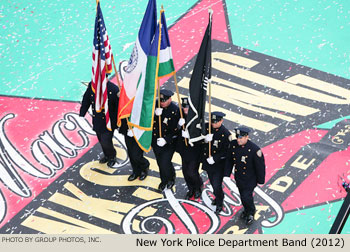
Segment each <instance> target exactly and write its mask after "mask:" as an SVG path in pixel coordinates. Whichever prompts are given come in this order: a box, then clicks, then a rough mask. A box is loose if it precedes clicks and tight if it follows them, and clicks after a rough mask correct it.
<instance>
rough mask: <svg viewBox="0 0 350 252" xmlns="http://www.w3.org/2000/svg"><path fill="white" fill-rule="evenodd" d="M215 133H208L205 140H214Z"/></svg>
mask: <svg viewBox="0 0 350 252" xmlns="http://www.w3.org/2000/svg"><path fill="white" fill-rule="evenodd" d="M213 135H214V134H207V135H206V136H205V138H204V141H205V142H206V143H208V142H211V141H213Z"/></svg>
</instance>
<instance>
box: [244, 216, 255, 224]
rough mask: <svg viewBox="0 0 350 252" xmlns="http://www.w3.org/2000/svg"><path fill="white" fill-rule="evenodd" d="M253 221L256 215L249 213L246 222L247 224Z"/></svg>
mask: <svg viewBox="0 0 350 252" xmlns="http://www.w3.org/2000/svg"><path fill="white" fill-rule="evenodd" d="M253 221H254V216H253V215H251V214H249V215H247V217H246V219H245V224H246V225H250V224H252V223H253Z"/></svg>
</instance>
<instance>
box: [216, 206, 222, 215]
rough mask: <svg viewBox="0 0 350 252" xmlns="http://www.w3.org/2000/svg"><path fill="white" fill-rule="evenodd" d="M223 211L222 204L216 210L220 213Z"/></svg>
mask: <svg viewBox="0 0 350 252" xmlns="http://www.w3.org/2000/svg"><path fill="white" fill-rule="evenodd" d="M221 211H222V206H217V207H216V210H215V213H216V214H219V213H220V212H221Z"/></svg>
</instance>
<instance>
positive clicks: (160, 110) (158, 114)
mask: <svg viewBox="0 0 350 252" xmlns="http://www.w3.org/2000/svg"><path fill="white" fill-rule="evenodd" d="M162 112H163V109H162V108H156V111H155V113H156V116H160V115H161V114H162Z"/></svg>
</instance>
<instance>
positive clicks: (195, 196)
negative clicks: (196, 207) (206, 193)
mask: <svg viewBox="0 0 350 252" xmlns="http://www.w3.org/2000/svg"><path fill="white" fill-rule="evenodd" d="M201 196H202V191H201V190H196V191H195V192H194V198H195V199H199V198H200V197H201Z"/></svg>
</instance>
